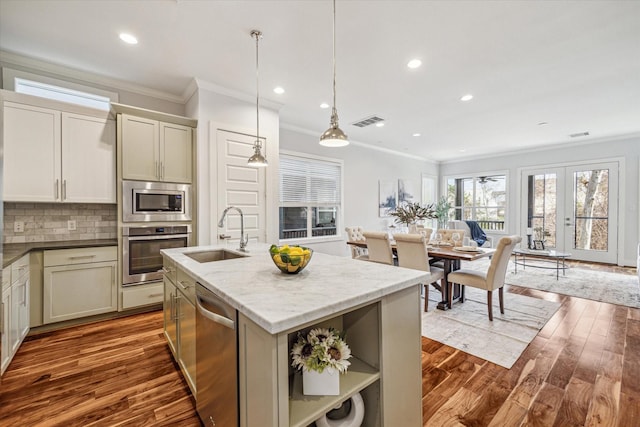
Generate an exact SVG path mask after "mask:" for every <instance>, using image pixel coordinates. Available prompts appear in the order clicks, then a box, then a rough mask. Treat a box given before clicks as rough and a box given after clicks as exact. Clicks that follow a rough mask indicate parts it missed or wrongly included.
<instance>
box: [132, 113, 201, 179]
mask: <svg viewBox="0 0 640 427" xmlns="http://www.w3.org/2000/svg"><path fill="white" fill-rule="evenodd" d="M121 120H122V122H121V123H122V124H121V132H122V133H121V138H122V178H123V179H132V180H140V181H165V182H179V183H190V182H191V180H192V166H191V164H192V160H193V151H192V150H193V148H192V146H193V128H191V127H189V126H183V125H179V124H174V123H166V122H163V121H159V120H153V119H149V118H143V117H137V116H132V115H129V114H122V119H121Z"/></svg>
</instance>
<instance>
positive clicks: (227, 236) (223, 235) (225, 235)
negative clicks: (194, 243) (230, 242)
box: [218, 234, 231, 240]
mask: <svg viewBox="0 0 640 427" xmlns="http://www.w3.org/2000/svg"><path fill="white" fill-rule="evenodd" d="M218 237H219V238H220V239H221V240H224V239H230V238H231V236H230V235H228V234H220V235H218Z"/></svg>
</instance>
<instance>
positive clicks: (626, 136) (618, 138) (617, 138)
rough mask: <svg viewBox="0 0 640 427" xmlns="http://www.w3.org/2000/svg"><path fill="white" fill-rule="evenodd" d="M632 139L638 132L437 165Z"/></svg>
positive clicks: (482, 155)
mask: <svg viewBox="0 0 640 427" xmlns="http://www.w3.org/2000/svg"><path fill="white" fill-rule="evenodd" d="M632 138H640V132H632V133H626V134H621V135H611V136H602V137H597V138H591V139H583V140H581V141H570V142H564V143H555V144H554V143H551V144H547V145H543V146H540V147H532V148H522V149H514V150H509V151H496V152H493V153H487V154H481V155H469V156H465V157H458V158H456V159H455V160H441V161H440V162H439V163H440V164H442V165H449V164H454V163H462V162H467V161H469V160H481V159H488V158H496V157H503V156H514V155H520V154H527V153H537V152H540V151H550V150H561V149H564V148H572V147H584V146H585V145H591V144H602V143H603V142H615V141H621V140H625V139H632Z"/></svg>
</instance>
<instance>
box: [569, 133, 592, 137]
mask: <svg viewBox="0 0 640 427" xmlns="http://www.w3.org/2000/svg"><path fill="white" fill-rule="evenodd" d="M569 136H570V137H571V138H580V137H581V136H589V132H578V133H572V134H571V135H569Z"/></svg>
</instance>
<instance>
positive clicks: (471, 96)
mask: <svg viewBox="0 0 640 427" xmlns="http://www.w3.org/2000/svg"><path fill="white" fill-rule="evenodd" d="M472 99H473V95H471V94H470V93H468V94H466V95H463V96H462V97H461V98H460V101H465V102H466V101H471V100H472Z"/></svg>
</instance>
